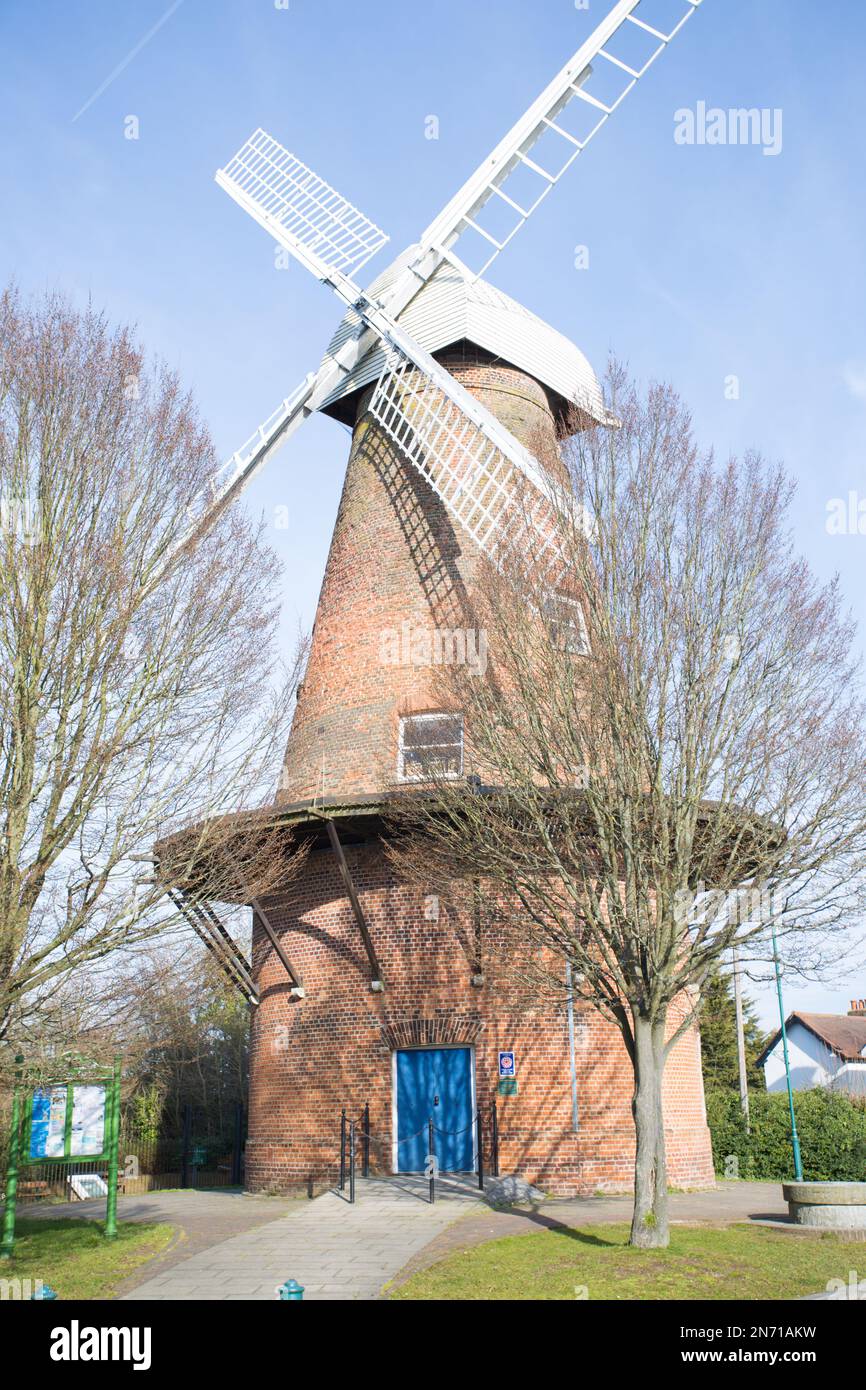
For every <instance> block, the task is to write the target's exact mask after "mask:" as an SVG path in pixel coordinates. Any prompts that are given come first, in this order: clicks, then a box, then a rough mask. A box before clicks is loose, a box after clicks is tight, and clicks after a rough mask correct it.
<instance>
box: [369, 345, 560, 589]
mask: <svg viewBox="0 0 866 1390" xmlns="http://www.w3.org/2000/svg"><path fill="white" fill-rule="evenodd" d="M369 410H370V414H371V415H372V416H373V418H374V419H375V420H376V421H377V422H378V424H379V425H380V426H381V428H382V429H383V430H384V431H385V433H386V434H387V435H388V437H389V438H390V439H391V440H392V441H393V442H394V443H395V444H396V445H397V447H398V448H399V449H400V450H401V452H402V453H403V454H404V455H405V457H406V458H407V459H408V460H409V462H410V463H411V464H413V465H414V467H415V468H416V469H417V470H418V472H419V473H420V474H421V475H422V477H424V478H425V479H426V480H427V482H428V483H429V484H430V486H431V488H432V489H433V491H434V492H435V493H436V494H437V496H438V497H439V498H440V499H441V500H442V502H444V503H445V506H446V507H447V508H448V511H449V512H450V513H451V515H452V516H453V517H454V519H455V520H456V521H457V522H458V524H459V525H460V526H461V527H462V528H463V530H464V531H466V532H468V534H469V535H470V536H471V537H472V539H473V540H474V541H475V542H476V544H477V545H479V546H480V547H481V549H482V550H483V551H484V552H485V553H486V554H487V555H488V556H490V558H491V559H493V560H495V561H501V560H503V559H504V558H506V557H507V555H508V553H509V551H510V549H511V548H512V546H520V547H521V548H522V549H523V552H524V558H527V557H526V555H525V542H526V531H527V530H528V531H529V532H530V533H531V535H532V537H533V542H534V543H533V547H532V562H533V565H534V566H535V567H537V568H536V576H537V578H538V579H539V580H540V582H541V584H542V586H543V587H544V588H548V589H557V588H559V587H560V586H561V585H562V583H563V582H564V580H565V578H566V572H567V562H566V558H565V555H564V553H563V549H562V547H561V545H560V544H559V543H558V540H557V532H558V527H557V520H558V517H557V509H556V506H555V504H554V493H553V485H552V483H549V484H546V480H544V479H543V478H542V477H541V475H540V474H537V475H536V477H535V478H533V479H532V486H531V488H526V487H525V486H523V479H524V478H525V477H526V474H525V473H524V472H523V470H518V469H517V468H515V466H514V464H513V461H512V459H511V458H510V457H509V455H508V454H506V453H505V452H504V451H503V450H502V449H500V448H499V446H498V445H497V444H496V443H494V441H493V440H492V439H491V438H490V437H489V435H487V434H485V432H484V431H483V430H482V429H481V428H479V426H478V425H476V424H475V422H474V421H473V420H471V419H470V418H469V416H468V415H467V414H466V413H465V412H464V411H462V410H461V409H460V408H459V407H457V406H455V404H454V402H453V400H452V399H451V397H450V396H449V395H446V394H445V392H444V391H443V390H442V389H441V388H440V387H439V385H437V383H436V382H435V381H434V380H433V378H432V377H431V376H430V375H428V374H427V373H426V372H423V371H419V369H418V368H417V367H416V365H415V363H414V362H413V361H412V360H411V359H410V358H409V357H407V356H406V355H405V353H403V352H401V351H400V349H399V348H397V347H392V348H391V351H390V352H389V353H388V355H387V358H386V361H385V367H384V369H383V371H382V375H381V376H380V378H379V381H378V384H377V386H376V389H375V391H374V393H373V396H372V398H371V401H370V405H369ZM548 490H549V495H548Z"/></svg>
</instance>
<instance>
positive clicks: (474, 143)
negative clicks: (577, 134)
mask: <svg viewBox="0 0 866 1390" xmlns="http://www.w3.org/2000/svg"><path fill="white" fill-rule="evenodd" d="M609 8H610V0H590V5H589V9H588V10H587V9H578V8H577V7H576V5H575V0H533V3H530V0H426V3H423V4H417V5H415V6H413V5H411V4H410V3H407V0H364V3H363V4H357V3H353V0H289V2H288V7H287V8H284V7H282V3H281V0H277V3H276V4H275V2H274V0H180V3H175V4H172V2H171V0H127V3H125V4H123V5H118V4H117V3H116V0H63V3H61V2H60V0H46V3H43V4H38V5H36V4H33V3H31V0H0V52H2V53H3V57H4V82H3V84H2V88H0V131H2V135H0V139H2V147H3V201H4V215H3V217H2V219H0V276H2V279H3V280H6V279H8V278H9V277H10V276H15V277H16V278H17V280H18V282H19V284H20V285H21V287H22V288H23V289H24V290H25V291H28V292H29V291H33V292H39V291H42V290H43V289H46V288H61V289H63V290H64V291H66V292H67V293H69V294H71V295H72V296H73V297H74V298H75V299H76V300H77V301H79V302H81V303H83V302H85V301H86V300H87V299H88V297H89V298H91V299H92V300H93V302H94V304H96V305H97V306H99V307H104V308H105V309H107V311H108V313H109V314H110V316H111V317H112V318H113V319H115V320H124V321H131V322H134V323H136V324H137V325H138V329H139V333H140V336H141V338H142V340H143V341H144V342H145V344H146V345H147V346H148V347H149V348H150V349H151V350H153V351H155V352H157V353H159V354H160V355H162V356H163V357H165V358H166V359H167V360H168V361H169V363H171V364H172V365H173V366H176V367H177V368H178V369H179V370H180V372H181V373H182V375H183V378H184V380H185V381H186V383H187V384H188V385H189V386H190V387H191V388H192V389H193V390H194V392H195V394H196V396H197V398H198V400H199V403H200V405H201V409H202V411H203V414H204V416H205V418H206V419H207V421H208V422H209V424H210V427H211V429H212V432H213V435H214V438H215V440H216V443H217V446H218V448H219V450H220V453H221V454H223V455H228V454H229V453H231V452H232V451H233V450H234V449H235V448H236V447H237V446H238V445H239V444H240V443H241V442H242V441H243V440H244V439H245V438H246V437H247V435H248V434H249V433H250V432H251V431H252V429H253V428H254V427H255V426H256V425H257V424H258V423H259V421H260V420H261V419H263V418H264V417H265V416H267V415H268V414H270V412H271V411H272V410H273V408H274V407H275V406H276V405H277V403H278V402H279V401H280V400H281V399H282V397H283V396H285V395H286V394H287V393H288V392H289V390H290V389H291V388H292V387H293V386H294V385H295V384H296V382H297V381H298V380H299V379H300V378H301V377H302V376H304V375H305V374H306V372H308V371H309V370H310V369H311V368H312V367H313V366H315V365H316V363H317V361H318V358H319V356H320V353H321V350H322V349H323V347H324V346H325V344H326V342H327V339H328V337H329V335H330V332H331V330H332V328H333V325H334V323H335V320H336V317H337V314H338V311H339V306H338V305H337V303H336V301H332V300H331V298H330V297H329V295H328V293H327V291H325V290H324V289H322V288H321V287H320V286H319V285H317V284H316V283H315V282H314V281H313V280H312V279H311V278H309V277H308V276H307V275H306V273H305V272H304V271H303V270H302V269H301V268H300V267H298V266H295V265H292V268H291V269H289V270H277V269H276V268H275V264H274V254H273V247H272V246H271V244H270V242H269V239H268V237H267V236H266V235H265V234H264V233H263V232H262V231H261V230H260V229H259V228H257V227H256V226H255V225H254V224H253V223H252V221H251V220H250V219H249V218H247V217H245V216H244V215H243V213H241V211H240V210H239V209H238V208H237V207H236V206H235V205H234V204H233V203H232V202H231V200H230V199H228V198H227V197H226V196H225V194H223V193H222V192H221V191H220V190H219V189H218V188H217V187H216V185H215V184H214V182H213V174H214V171H215V169H216V168H217V167H219V166H220V165H221V164H224V163H225V162H226V161H227V160H228V158H229V157H230V156H231V154H232V153H233V152H234V151H235V150H236V149H237V147H238V146H239V145H240V144H241V143H242V142H243V141H244V140H245V139H246V137H247V135H248V134H249V133H250V132H251V131H252V130H253V129H254V128H255V127H256V126H259V125H261V126H263V127H264V128H265V129H266V130H268V131H269V132H270V133H271V134H273V135H274V136H276V138H277V139H279V140H281V141H282V142H283V143H284V144H286V145H287V146H288V147H289V148H290V149H292V150H293V151H294V152H295V153H297V154H298V155H299V156H300V157H301V158H302V159H304V160H305V161H306V162H308V163H309V164H310V165H312V167H313V168H314V169H316V170H317V172H319V173H321V174H322V175H323V176H324V177H326V178H327V179H328V180H329V181H330V182H332V183H333V184H334V185H335V186H336V187H337V188H338V189H339V190H340V191H341V192H342V193H344V194H345V195H346V196H347V197H349V198H351V199H352V200H353V201H354V202H356V203H357V204H358V205H359V206H360V207H361V208H362V210H363V211H364V212H365V213H366V214H367V215H368V216H369V217H371V218H372V219H373V220H374V221H375V222H377V223H378V224H379V225H380V226H382V227H384V228H385V230H386V231H388V232H390V234H391V238H392V241H391V245H390V247H389V248H388V249H387V251H386V252H384V253H382V254H381V255H380V257H379V258H378V259H377V261H376V262H374V263H373V264H372V265H371V266H370V268H369V269H370V273H371V274H372V273H374V272H375V271H377V270H379V269H381V268H382V267H383V266H384V265H385V264H386V263H387V259H388V253H389V252H393V253H396V252H397V251H399V250H400V249H402V247H403V246H404V245H406V244H408V243H409V242H411V241H412V240H414V239H415V237H416V236H417V235H418V233H419V232H420V231H421V229H422V228H423V227H424V226H425V225H426V224H427V222H428V221H429V220H430V219H431V217H432V216H433V215H434V214H435V213H436V212H437V211H438V210H439V209H440V208H441V207H442V206H443V205H444V203H445V202H446V201H447V200H448V199H449V198H450V197H451V196H452V194H453V193H454V192H455V191H456V189H457V187H458V186H459V185H460V183H462V181H463V180H464V178H465V177H466V176H467V175H468V174H469V173H470V172H472V170H473V169H474V168H475V166H476V165H477V164H478V163H479V162H480V161H481V159H482V158H483V157H484V155H486V154H487V153H488V151H489V150H490V149H491V148H492V147H493V146H494V145H495V144H496V143H497V142H498V140H499V139H500V138H501V136H502V134H504V132H505V130H506V129H507V128H508V126H509V125H510V124H511V123H512V122H513V120H514V119H515V118H516V117H517V116H518V115H520V114H521V112H522V111H523V110H524V109H525V108H526V107H527V106H528V105H529V103H530V102H531V101H532V100H533V99H534V97H535V96H536V95H537V94H538V92H539V91H540V90H541V88H542V87H543V86H544V85H545V84H546V83H547V81H548V80H549V79H550V77H552V75H553V74H554V72H556V71H557V70H558V69H559V68H560V67H561V66H562V65H563V63H564V62H565V61H566V59H567V58H568V57H569V56H570V54H571V53H572V52H573V51H574V50H575V49H576V48H577V47H578V46H579V45H580V44H581V42H582V41H583V40H584V39H585V38H586V37H587V36H588V35H589V33H590V31H591V29H592V28H593V27H594V26H595V24H596V23H597V22H598V21H599V20H600V19H601V18H602V17H603V16H604V14H606V13H607V10H608V9H609ZM160 21H164V22H162V23H161V24H160ZM157 25H160V27H159V28H158V29H157V30H156V32H155V33H153V35H152V37H151V38H150V39H149V41H148V42H146V43H145V44H144V45H143V46H142V47H141V48H140V49H139V51H138V52H137V53H134V50H135V49H136V47H137V45H139V44H140V43H141V40H142V39H143V38H145V36H146V35H147V34H148V33H149V32H150V31H151V30H152V29H154V27H155V26H157ZM131 54H133V56H132V57H131V58H130V55H131ZM127 58H129V61H128V63H127V64H126V66H125V67H124V68H123V70H122V71H120V72H119V73H118V75H117V76H116V77H115V78H114V80H113V81H111V82H110V84H109V85H108V86H106V87H105V89H104V90H102V91H101V92H100V88H101V87H102V86H103V84H104V83H105V82H106V80H107V79H108V78H109V77H110V76H111V75H112V74H113V73H114V72H115V70H116V69H117V68H118V67H119V66H120V65H121V64H123V63H124V61H125V60H126V59H127ZM864 62H866V8H864V7H862V6H860V5H854V4H852V3H851V0H822V2H821V3H820V4H816V3H815V0H705V2H704V4H703V6H702V7H701V10H700V11H699V13H698V14H697V15H696V16H695V18H694V19H693V20H692V21H691V23H690V24H688V25H687V26H686V28H685V30H684V31H683V33H682V34H681V35H680V36H679V37H678V39H677V40H676V42H675V44H674V45H672V47H671V49H670V51H669V52H668V53H667V54H665V55H663V57H662V58H661V60H660V61H659V62H658V63H657V64H656V66H655V67H654V69H653V70H652V71H651V72H650V74H649V75H648V76H647V78H646V79H645V80H644V81H643V82H642V83H640V84H639V86H638V88H637V90H636V91H635V92H634V93H632V95H631V96H630V97H629V98H628V100H627V102H626V103H625V105H624V106H623V108H622V109H621V110H620V111H618V112H617V113H616V116H615V118H614V119H613V120H612V121H611V122H610V123H609V124H608V125H607V127H606V128H605V129H604V130H603V131H602V132H601V134H600V136H599V137H598V138H597V139H596V140H595V141H594V142H593V144H592V145H591V147H590V148H589V149H588V150H587V151H586V153H585V154H584V155H582V156H581V158H580V159H579V160H578V162H577V164H576V165H575V167H574V168H573V169H572V171H571V173H570V174H569V176H568V178H567V179H566V180H565V181H564V182H563V184H562V185H561V187H560V188H559V189H557V190H556V192H555V193H554V195H553V196H552V197H551V198H550V199H548V201H547V203H546V204H545V205H544V206H543V207H542V209H541V210H540V212H539V213H538V214H537V216H536V217H535V218H534V219H533V220H532V222H531V223H530V224H529V226H528V227H527V228H525V229H524V231H523V232H522V233H521V235H520V237H519V238H518V239H517V240H516V241H515V243H514V245H513V246H512V247H510V248H509V249H508V251H507V252H506V254H505V255H503V256H502V257H500V259H499V261H498V262H497V264H496V265H495V267H494V268H493V271H492V272H491V278H492V279H493V281H494V282H495V283H496V284H497V285H499V286H500V287H501V288H502V289H504V290H506V291H507V292H508V293H510V294H512V295H514V296H515V297H516V298H517V299H519V300H521V301H522V302H523V303H525V304H526V305H527V306H528V307H530V308H531V309H533V310H534V311H535V312H536V313H538V314H540V315H541V316H542V317H543V318H545V319H547V320H548V321H549V322H551V323H552V324H554V325H555V326H556V327H557V328H559V329H560V330H561V331H563V332H564V333H566V334H567V335H568V336H569V337H570V338H572V339H573V340H574V341H575V342H577V343H578V345H579V346H580V347H581V348H582V349H583V350H584V352H586V353H587V355H588V356H589V358H590V360H591V361H592V363H593V364H594V365H595V367H596V369H597V370H601V369H602V368H603V367H604V363H605V360H606V357H607V355H608V353H609V352H610V351H611V350H612V351H614V352H616V354H617V355H618V356H619V357H621V358H622V359H625V360H626V361H627V362H628V363H629V365H630V367H631V369H632V370H633V372H634V373H635V374H637V375H638V376H640V377H641V378H643V379H647V378H649V377H656V378H662V379H666V380H669V381H671V382H672V383H673V384H674V385H675V386H676V387H677V389H678V390H679V391H680V392H681V393H682V395H683V396H684V398H685V400H686V401H687V402H688V403H689V404H690V406H691V408H692V409H693V412H694V417H695V423H696V428H697V433H698V435H699V438H700V439H701V440H702V442H704V443H705V444H713V445H715V447H716V448H717V450H718V451H719V452H720V453H721V454H722V455H725V454H727V453H728V452H731V451H733V452H740V451H742V450H744V449H745V448H747V447H755V448H758V449H760V450H762V451H763V452H764V453H765V454H767V455H768V456H769V457H771V458H774V459H775V458H780V459H783V460H784V461H785V462H786V464H787V466H788V468H789V469H790V471H791V472H792V473H793V474H794V475H795V476H796V477H797V479H798V480H799V494H798V498H797V502H796V507H795V513H794V521H795V527H796V533H797V539H798V543H799V545H800V546H801V548H802V550H803V551H804V553H805V554H806V555H807V556H808V558H809V560H810V562H811V563H812V565H813V566H814V567H815V569H816V570H817V571H818V572H819V573H820V574H822V575H825V576H829V575H831V574H832V573H834V572H835V571H839V572H840V573H841V575H842V580H843V584H844V588H845V592H846V594H847V595H848V597H849V599H850V601H851V603H852V605H853V606H854V608H855V610H856V612H857V614H858V617H859V618H860V621H861V624H862V625H863V626H864V630H866V585H864V575H866V534H864V535H857V534H848V535H831V534H828V532H827V528H826V518H827V505H828V502H830V501H831V499H833V498H847V497H848V494H849V492H852V491H854V492H856V493H858V496H859V498H866V456H864V453H866V451H864V435H866V276H864V273H863V272H864V265H863V259H864V245H866V238H864V220H866V144H864V141H863V139H862V131H863V128H864V118H866V89H864V83H863V70H864ZM700 101H704V102H706V103H707V104H708V105H709V106H710V107H722V108H726V109H727V108H730V107H741V106H746V107H752V106H756V107H759V108H768V109H771V110H776V109H777V108H778V109H780V110H781V112H782V114H783V126H782V131H783V141H782V149H781V152H780V153H779V154H778V156H776V157H767V156H765V155H764V154H763V152H762V150H761V148H760V147H757V146H750V145H745V146H743V145H738V146H727V147H721V146H707V145H703V146H698V145H693V146H685V145H681V144H677V143H676V141H675V139H674V131H675V112H676V111H677V110H679V109H681V108H692V109H694V108H695V107H696V105H697V103H698V102H700ZM83 107H84V108H86V109H84V110H83V111H82V108H83ZM79 113H81V114H79ZM431 115H435V116H436V117H437V118H438V121H439V139H438V140H428V139H427V138H425V123H426V121H427V118H428V117H429V116H431ZM130 116H134V117H136V118H137V122H138V139H135V140H131V139H127V138H126V135H125V131H126V130H127V129H128V128H129V125H128V118H129V117H130ZM578 245H585V246H587V247H588V248H589V268H588V269H582V270H578V269H576V268H575V254H574V252H575V247H576V246H578ZM731 376H736V377H738V378H739V382H740V395H739V399H737V400H731V399H728V398H727V393H726V380H727V378H729V377H731ZM346 446H347V436H346V434H345V432H344V431H343V430H342V429H341V427H340V426H338V425H336V424H334V423H333V422H331V421H328V420H325V419H323V418H317V419H315V420H314V421H313V422H311V423H310V424H309V425H307V426H306V427H305V429H304V430H303V431H302V432H301V434H300V435H298V436H296V438H295V440H294V441H293V442H292V443H291V444H290V445H289V447H288V448H287V449H286V450H284V451H283V452H282V453H281V454H279V455H278V456H277V458H276V459H275V460H273V461H272V463H271V465H270V466H269V468H268V469H267V470H266V471H265V473H264V474H263V475H262V477H261V478H260V479H259V480H258V481H257V482H256V483H255V484H254V486H253V487H252V488H251V489H250V491H249V493H248V494H247V496H246V498H245V501H244V505H246V506H247V507H249V508H250V509H251V511H252V512H253V513H255V514H256V515H264V516H265V518H266V519H267V520H268V522H269V531H270V539H271V541H272V543H273V544H274V546H275V547H276V548H277V549H278V550H279V551H280V553H281V555H282V557H283V559H284V561H285V566H286V580H285V583H286V590H285V632H286V640H287V641H288V640H290V637H291V634H292V632H293V630H294V628H295V627H296V625H297V623H298V622H300V623H302V624H303V625H304V626H309V624H310V623H311V621H312V616H313V613H314V610H315V602H316V596H317V593H318V587H319V583H320V580H321V575H322V571H323V567H324V563H325V558H326V554H327V546H328V541H329V539H330V532H331V527H332V524H333V520H334V516H335V513H336V507H337V502H338V499H339V490H340V485H341V481H342V473H343V468H344V465H345V458H346ZM278 508H280V509H287V515H288V517H289V525H288V528H286V529H277V527H276V525H275V518H276V517H277V515H279V516H280V517H281V518H282V517H284V516H285V515H286V511H280V512H279V513H278V512H277V509H278ZM864 530H866V522H864ZM849 985H850V988H849ZM864 986H866V980H864V979H863V978H862V977H860V978H857V979H851V980H850V981H848V982H846V983H842V984H841V985H840V986H839V987H838V988H836V987H833V988H832V989H818V988H814V987H810V988H808V989H806V990H804V991H795V990H792V991H791V992H790V998H789V1006H792V1007H794V1006H796V1007H811V1008H813V1009H825V1010H828V1011H836V1010H841V1009H843V1008H844V1007H847V1000H848V998H849V997H850V996H854V995H855V994H856V995H857V996H858V997H862V995H863V993H864ZM759 1003H760V1008H761V1014H762V1017H763V1018H764V1019H765V1020H766V1021H767V1022H768V1023H769V1022H771V1021H772V1017H773V1012H772V1008H773V1002H772V998H771V996H770V995H769V994H768V993H765V992H764V991H761V992H760V997H759Z"/></svg>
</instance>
